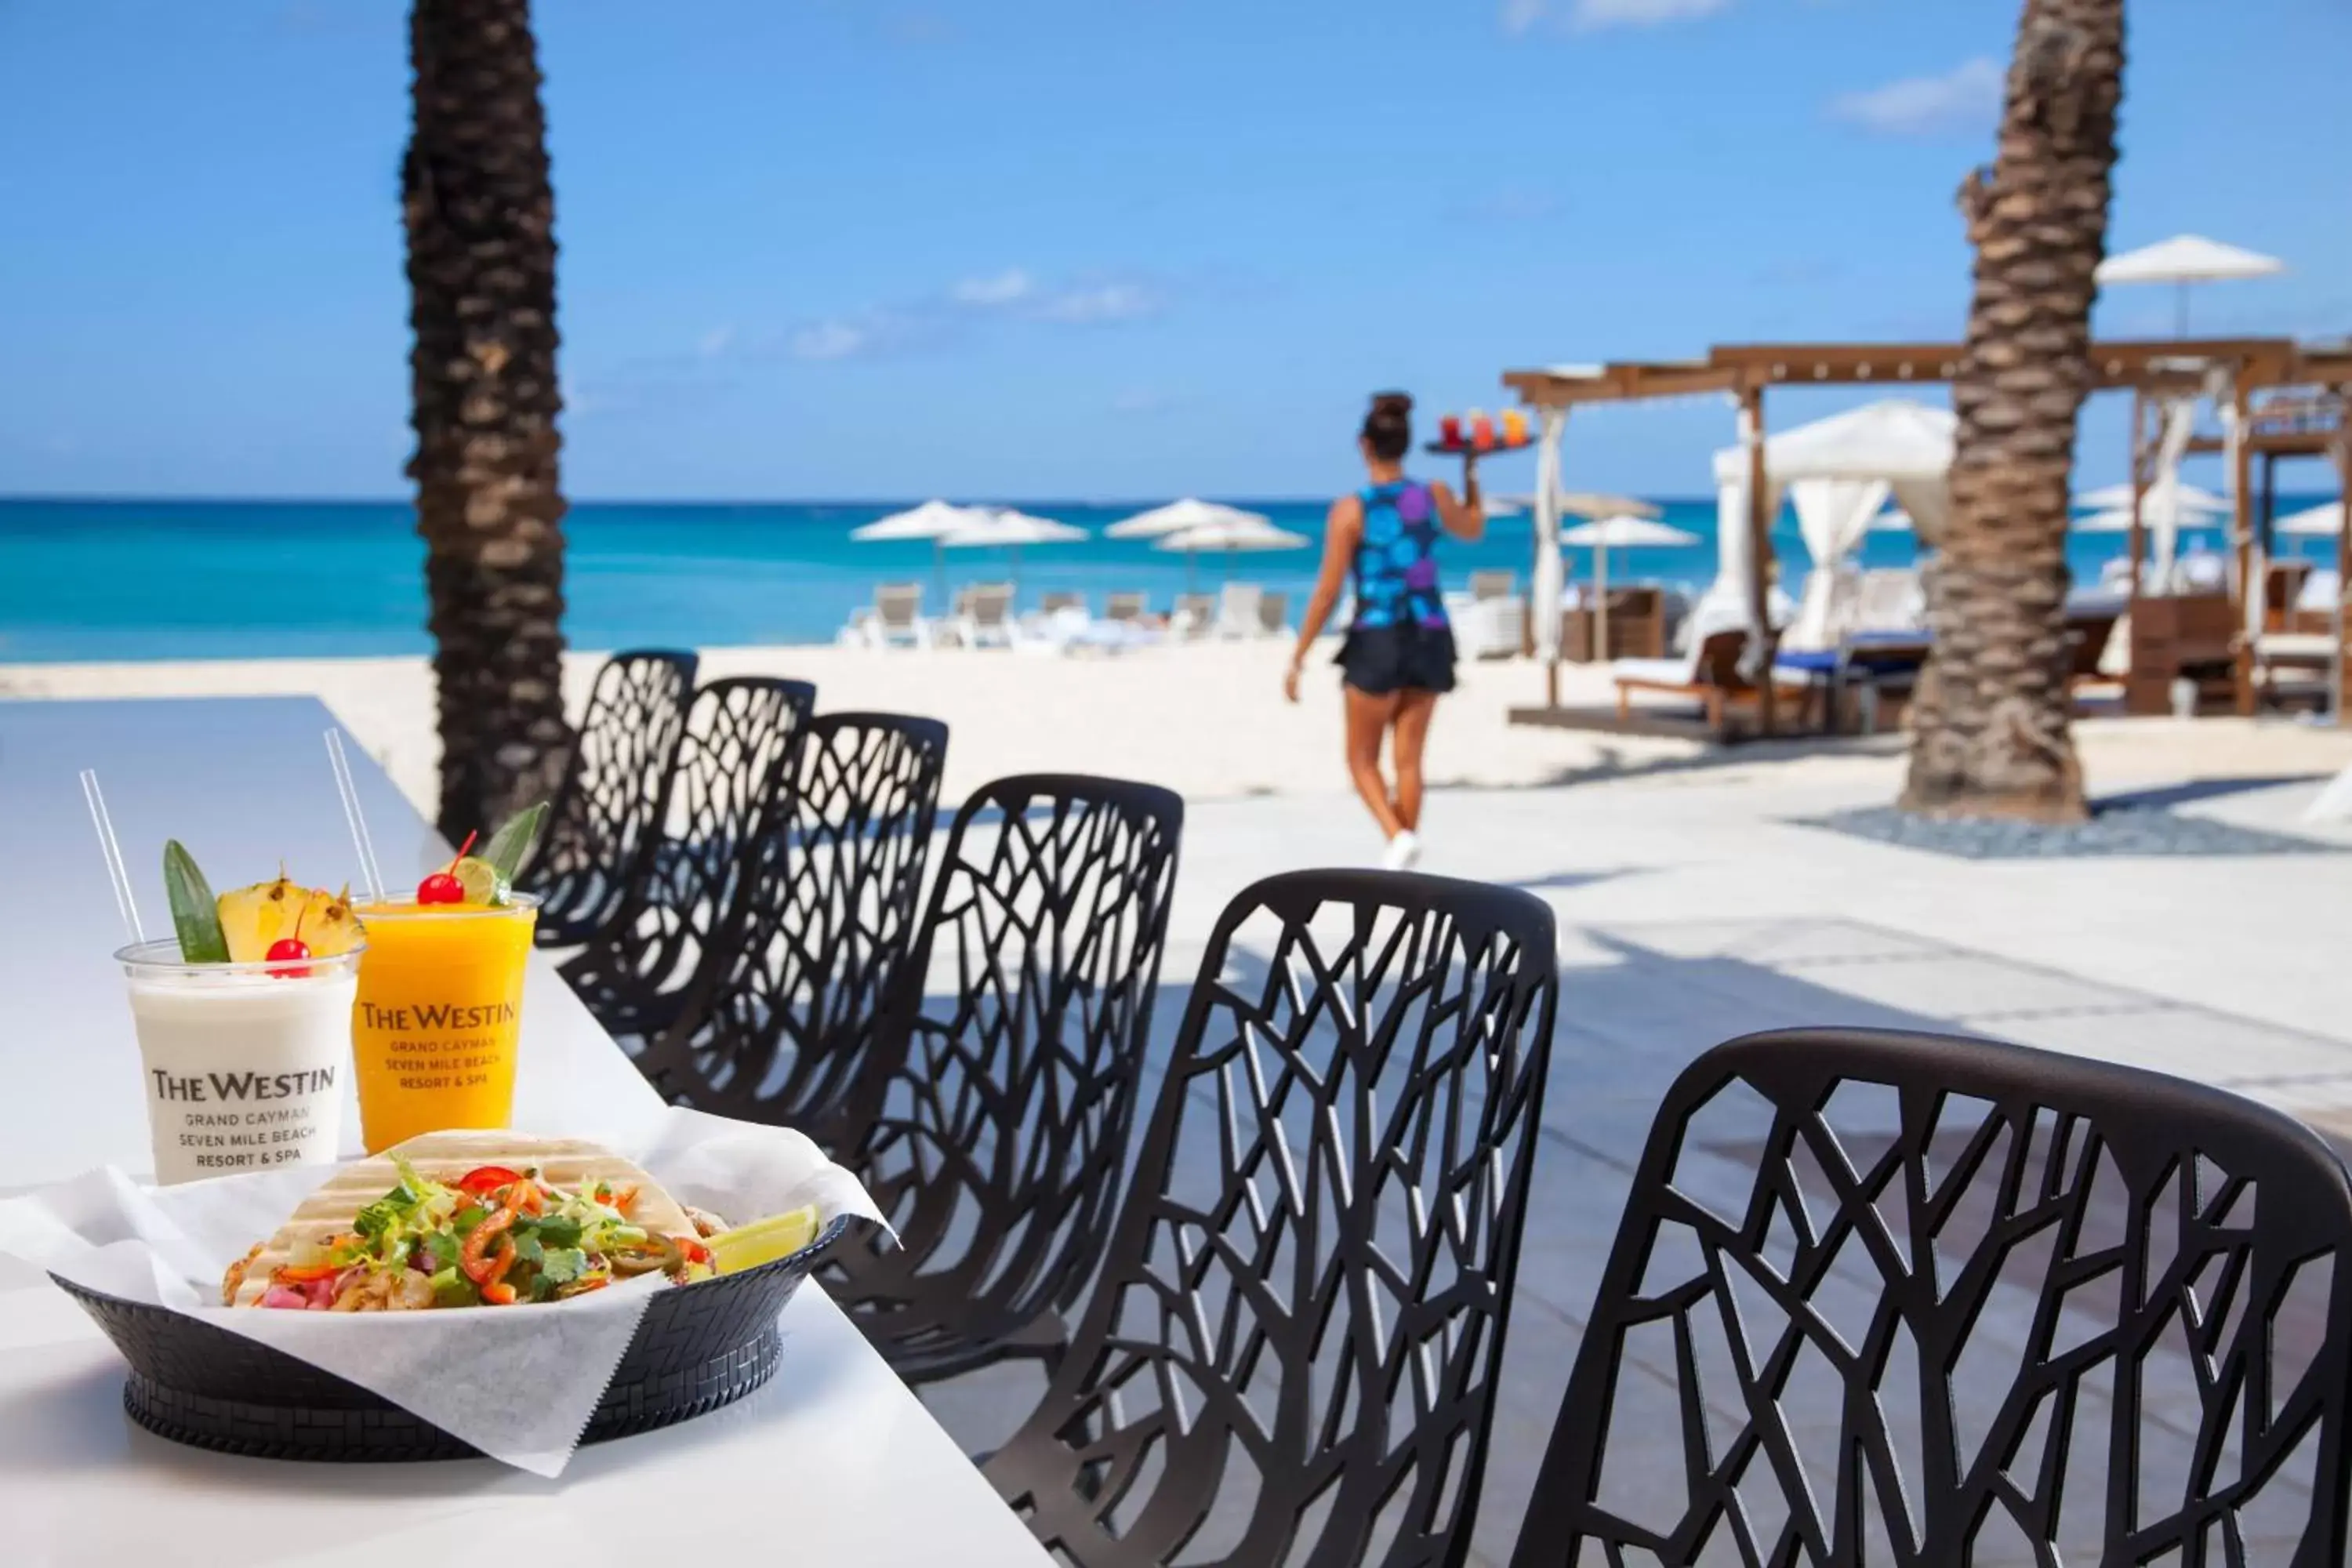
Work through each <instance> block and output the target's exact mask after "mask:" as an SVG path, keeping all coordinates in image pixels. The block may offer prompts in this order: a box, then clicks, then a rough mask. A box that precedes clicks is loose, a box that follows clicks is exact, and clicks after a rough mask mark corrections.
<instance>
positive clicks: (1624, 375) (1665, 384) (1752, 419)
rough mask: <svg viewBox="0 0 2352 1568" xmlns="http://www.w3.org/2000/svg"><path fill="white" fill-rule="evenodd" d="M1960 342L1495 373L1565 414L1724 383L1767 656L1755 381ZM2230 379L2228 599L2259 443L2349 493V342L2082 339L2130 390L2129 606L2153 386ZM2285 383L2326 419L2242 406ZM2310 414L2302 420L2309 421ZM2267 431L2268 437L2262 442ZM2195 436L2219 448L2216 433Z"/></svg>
mask: <svg viewBox="0 0 2352 1568" xmlns="http://www.w3.org/2000/svg"><path fill="white" fill-rule="evenodd" d="M1961 353H1962V350H1961V346H1960V345H1959V344H1958V343H1740V344H1731V345H1726V346H1721V347H1717V348H1716V349H1714V350H1712V351H1711V352H1710V353H1708V354H1707V356H1706V358H1705V359H1693V360H1662V361H1631V362H1614V363H1605V364H1596V365H1582V366H1561V367H1555V368H1552V369H1547V370H1519V371H1508V372H1506V373H1505V374H1504V376H1503V384H1504V385H1505V386H1507V387H1508V388H1510V389H1511V390H1512V391H1513V392H1515V393H1517V395H1518V396H1519V398H1520V400H1521V401H1522V402H1523V403H1525V404H1527V405H1528V406H1529V407H1531V408H1534V409H1537V410H1538V411H1541V412H1544V413H1548V414H1552V415H1555V416H1565V415H1566V413H1567V412H1568V411H1570V410H1572V409H1576V408H1583V407H1591V406H1597V405H1609V404H1617V403H1635V402H1642V401H1645V400H1651V399H1657V398H1668V397H1688V396H1692V395H1703V394H1709V393H1721V394H1724V395H1727V396H1729V397H1731V398H1732V399H1734V400H1735V401H1736V402H1737V404H1738V408H1739V425H1740V439H1741V441H1742V443H1743V444H1744V445H1745V446H1746V447H1747V450H1748V486H1747V490H1748V546H1749V548H1748V584H1747V587H1748V614H1749V616H1750V617H1751V623H1752V624H1753V625H1754V626H1756V627H1758V628H1759V636H1761V637H1763V639H1764V641H1765V644H1766V648H1765V654H1766V661H1767V668H1768V669H1769V661H1770V658H1771V657H1772V656H1773V654H1774V653H1775V652H1776V651H1777V644H1778V641H1779V637H1778V634H1777V632H1776V631H1775V630H1774V628H1773V627H1772V624H1771V615H1770V611H1769V593H1770V580H1771V574H1770V564H1771V560H1772V545H1771V526H1772V510H1773V508H1772V503H1771V487H1770V484H1769V478H1768V476H1767V474H1766V471H1765V470H1766V461H1765V421H1764V398H1765V394H1766V393H1767V392H1769V391H1770V390H1772V389H1773V388H1775V387H1800V386H1810V387H1830V386H1906V385H1934V384H1942V383H1948V382H1949V381H1951V379H1952V378H1953V376H1954V375H1955V374H1957V373H1958V369H1959V364H1960V358H1961ZM2217 370H2219V371H2221V372H2222V373H2223V374H2225V375H2226V377H2227V380H2228V384H2229V389H2230V390H2229V395H2230V396H2231V399H2232V403H2233V406H2234V408H2235V409H2236V410H2237V412H2238V415H2239V419H2238V425H2239V428H2240V430H2241V432H2242V435H2243V438H2242V440H2240V441H2239V442H2238V443H2237V444H2236V472H2235V473H2234V474H2233V475H2232V487H2233V489H2234V493H2235V500H2236V507H2237V516H2236V525H2235V528H2234V530H2233V535H2232V537H2233V540H2234V542H2235V543H2236V550H2237V555H2238V560H2239V574H2238V582H2239V584H2240V587H2239V590H2238V603H2239V605H2240V606H2241V609H2242V607H2243V604H2244V597H2243V595H2244V592H2245V590H2244V584H2245V580H2246V576H2247V574H2248V573H2249V572H2250V571H2251V555H2252V539H2253V519H2252V512H2251V506H2252V484H2251V483H2250V482H2249V481H2250V477H2251V472H2252V462H2253V460H2254V458H2256V457H2258V456H2259V457H2263V458H2264V459H2265V461H2266V462H2274V461H2275V458H2277V457H2281V456H2314V455H2320V454H2322V453H2325V452H2326V451H2329V450H2333V451H2334V452H2335V454H2336V461H2337V465H2338V468H2339V471H2340V472H2341V474H2342V476H2343V479H2344V486H2345V489H2346V492H2347V495H2348V496H2352V419H2347V416H2346V415H2345V412H2344V411H2345V409H2346V407H2347V405H2352V348H2336V349H2328V350H2305V348H2303V347H2302V346H2301V345H2299V344H2297V343H2296V342H2294V340H2292V339H2287V338H2181V339H2170V340H2155V341H2129V342H2100V343H2095V344H2093V345H2092V349H2091V372H2092V378H2093V381H2092V385H2093V389H2094V390H2095V391H2120V390H2128V391H2130V392H2131V393H2132V394H2133V395H2134V408H2135V416H2134V420H2133V441H2134V452H2133V462H2132V531H2131V555H2132V563H2133V573H2132V584H2131V593H2132V598H2133V602H2134V605H2135V606H2137V602H2138V600H2139V598H2140V595H2141V584H2140V574H2139V570H2138V568H2139V563H2140V562H2141V560H2142V557H2143V553H2144V551H2145V531H2144V530H2143V528H2142V525H2141V521H2140V514H2141V509H2142V503H2143V502H2144V500H2145V499H2146V496H2147V490H2148V488H2149V486H2150V484H2151V483H2152V481H2153V479H2154V476H2153V475H2152V474H2151V473H2149V472H2148V470H2147V465H2146V464H2145V462H2144V461H2143V457H2144V453H2143V450H2142V447H2141V440H2140V435H2141V428H2142V418H2141V411H2142V410H2144V409H2146V408H2147V407H2149V406H2151V405H2153V404H2154V403H2155V402H2156V400H2159V399H2163V398H2167V397H2182V396H2195V395H2200V394H2201V393H2202V392H2203V391H2204V390H2205V389H2206V388H2207V386H2208V385H2209V384H2210V383H2211V381H2212V379H2213V377H2214V374H2215V373H2216V371H2217ZM2288 388H2307V389H2312V390H2311V393H2310V396H2311V398H2312V399H2313V400H2315V402H2317V403H2319V404H2326V403H2332V404H2333V405H2334V406H2335V415H2334V419H2333V424H2332V426H2326V428H2322V429H2319V430H2318V431H2317V432H2316V433H2315V431H2314V430H2313V429H2311V428H2304V427H2298V428H2296V429H2294V430H2293V431H2286V430H2281V431H2277V432H2275V433H2273V435H2272V436H2270V437H2265V436H2264V435H2263V433H2262V432H2261V430H2260V427H2259V426H2260V416H2259V414H2258V413H2257V412H2256V411H2255V410H2254V409H2253V407H2252V399H2253V398H2254V396H2255V395H2256V394H2258V393H2263V392H2268V391H2280V390H2284V389H2288ZM2311 423H2314V422H2312V421H2305V424H2306V425H2308V424H2311ZM1549 431H1550V432H1551V434H1550V436H1549V439H1554V440H1556V439H1557V431H1558V425H1557V424H1556V423H1553V424H1550V425H1549ZM2266 443H2267V444H2266ZM2191 449H2192V450H2200V449H2205V450H2210V449H2216V448H2215V447H2201V448H2200V447H2195V446H2192V447H2191ZM2336 562H2337V570H2338V574H2339V575H2338V577H2337V583H2338V584H2339V592H2338V600H2339V606H2338V611H2337V614H2336V657H2335V660H2334V669H2333V670H2332V672H2331V679H2332V683H2333V684H2334V686H2335V689H2336V694H2337V700H2336V722H2338V723H2339V724H2340V723H2343V722H2344V721H2345V714H2344V702H2343V700H2342V699H2343V692H2344V689H2345V679H2344V678H2345V675H2346V641H2345V628H2344V621H2345V616H2344V613H2343V610H2342V607H2341V601H2342V599H2343V597H2344V589H2345V588H2346V587H2347V585H2352V571H2347V570H2346V568H2347V566H2352V506H2347V526H2346V527H2345V529H2344V530H2342V531H2339V533H2338V535H2337V540H2336ZM1547 690H1548V693H1549V701H1550V703H1551V704H1552V705H1553V706H1554V707H1557V706H1558V704H1559V670H1558V668H1557V663H1556V659H1555V664H1554V666H1553V668H1551V669H1550V670H1549V671H1548V680H1547ZM1758 696H1759V705H1760V710H1761V711H1760V714H1759V723H1760V726H1761V728H1762V730H1763V731H1764V732H1765V733H1766V734H1770V733H1771V732H1772V730H1773V726H1774V722H1775V714H1774V693H1773V682H1772V681H1771V679H1769V676H1768V678H1767V679H1764V680H1762V681H1761V682H1759V692H1758ZM2252 700H2253V689H2252V673H2251V658H2250V655H2249V654H2243V653H2242V655H2241V658H2240V660H2239V702H2240V706H2241V708H2242V710H2251V709H2252Z"/></svg>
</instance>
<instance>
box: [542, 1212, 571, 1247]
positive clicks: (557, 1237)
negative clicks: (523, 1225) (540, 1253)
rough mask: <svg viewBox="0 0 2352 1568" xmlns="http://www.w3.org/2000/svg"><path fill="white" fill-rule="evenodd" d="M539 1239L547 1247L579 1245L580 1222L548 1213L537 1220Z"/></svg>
mask: <svg viewBox="0 0 2352 1568" xmlns="http://www.w3.org/2000/svg"><path fill="white" fill-rule="evenodd" d="M538 1229H539V1239H540V1240H541V1242H543V1243H544V1244H546V1245H547V1246H549V1247H577V1246H579V1245H580V1222H579V1221H578V1220H576V1219H565V1218H564V1217H563V1216H562V1215H548V1216H547V1217H546V1218H544V1219H542V1220H541V1221H540V1222H539V1226H538Z"/></svg>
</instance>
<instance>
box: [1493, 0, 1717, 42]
mask: <svg viewBox="0 0 2352 1568" xmlns="http://www.w3.org/2000/svg"><path fill="white" fill-rule="evenodd" d="M1730 6H1731V0H1565V3H1564V4H1563V0H1503V12H1502V17H1503V31H1505V32H1506V33H1511V34H1520V33H1528V32H1533V31H1534V30H1535V29H1536V28H1537V27H1538V26H1541V25H1543V24H1544V23H1546V22H1550V21H1555V20H1557V21H1564V22H1566V23H1567V25H1568V26H1570V27H1573V28H1575V29H1576V30H1577V31H1579V32H1588V33H1589V32H1593V31H1597V30H1598V29H1600V28H1602V27H1654V26H1659V25H1660V24H1661V23H1664V22H1687V21H1692V20H1695V19H1696V18H1698V17H1700V16H1714V15H1715V14H1716V13H1717V12H1718V11H1724V10H1728V9H1729V8H1730Z"/></svg>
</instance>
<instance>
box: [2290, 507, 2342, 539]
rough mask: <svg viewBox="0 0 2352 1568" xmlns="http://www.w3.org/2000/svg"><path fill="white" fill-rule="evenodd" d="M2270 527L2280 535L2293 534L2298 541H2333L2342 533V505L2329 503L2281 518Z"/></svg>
mask: <svg viewBox="0 0 2352 1568" xmlns="http://www.w3.org/2000/svg"><path fill="white" fill-rule="evenodd" d="M2272 526H2273V528H2275V529H2276V530H2277V531H2279V532H2281V533H2288V534H2293V535H2294V536H2295V537H2296V538H2299V539H2312V538H2319V537H2326V538H2329V539H2333V538H2334V537H2336V535H2337V534H2339V533H2341V532H2343V531H2344V503H2343V502H2342V501H2340V500H2335V501H2329V502H2328V503H2327V504H2326V506H2315V507H2313V508H2312V509H2311V510H2309V511H2298V512H2295V513H2294V514H2293V515H2291V516H2288V517H2283V518H2281V519H2279V520H2278V521H2277V522H2275V523H2273V524H2272Z"/></svg>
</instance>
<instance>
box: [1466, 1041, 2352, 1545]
mask: <svg viewBox="0 0 2352 1568" xmlns="http://www.w3.org/2000/svg"><path fill="white" fill-rule="evenodd" d="M2347 1291H2352V1186H2347V1182H2346V1178H2345V1173H2344V1168H2343V1166H2342V1165H2341V1164H2340V1163H2338V1162H2337V1160H2336V1157H2335V1156H2334V1155H2333V1154H2332V1153H2330V1152H2328V1151H2327V1149H2326V1146H2324V1145H2323V1144H2321V1143H2320V1142H2319V1141H2318V1140H2317V1139H2316V1138H2315V1137H2314V1136H2312V1135H2311V1134H2310V1133H2309V1132H2307V1131H2305V1130H2304V1129H2303V1128H2301V1127H2299V1126H2297V1125H2296V1124H2295V1123H2294V1122H2292V1121H2288V1120H2287V1119H2286V1118H2285V1117H2284V1116H2281V1115H2279V1114H2278V1113H2276V1112H2275V1111H2272V1110H2266V1109H2264V1108H2263V1107H2261V1106H2258V1105H2255V1104H2254V1103H2252V1101H2250V1100H2240V1099H2238V1098H2236V1097H2235V1096H2232V1095H2229V1094H2225V1093H2223V1092H2221V1091H2220V1090H2218V1089H2208V1088H2205V1087H2204V1086H2202V1085H2199V1084H2192V1083H2186V1082H2182V1081H2180V1080H2179V1079H2168V1078H2162V1077H2158V1075H2156V1074H2153V1073H2148V1072H2144V1071H2141V1070H2138V1069H2137V1068H2123V1067H2115V1066H2110V1065H2108V1064H2105V1063H2101V1062H2095V1061H2090V1060H2086V1059H2084V1058H2074V1057H2063V1056H2055V1055H2052V1054H2050V1053H2047V1052H2042V1051H2031V1050H2026V1049H2023V1048H2022V1047H2015V1046H1996V1045H1990V1044H1987V1043H1984V1042H1981V1041H1973V1040H1958V1039H1946V1038H1940V1037H1932V1036H1925V1035H1901V1034H1882V1033H1869V1032H1864V1031H1819V1032H1804V1033H1793V1034H1785V1035H1771V1036H1758V1037H1751V1038H1748V1039H1743V1040H1735V1041H1733V1042H1732V1043H1731V1044H1729V1045H1727V1046H1722V1047H1717V1049H1715V1050H1713V1051H1711V1052H1709V1053H1708V1054H1707V1055H1706V1056H1704V1057H1702V1058H1699V1060H1698V1061H1697V1062H1696V1064H1694V1065H1693V1066H1692V1067H1691V1068H1689V1069H1688V1070H1686V1071H1685V1073H1684V1074H1683V1075H1682V1077H1681V1078H1680V1079H1678V1080H1677V1081H1676V1082H1675V1086H1674V1087H1673V1088H1672V1089H1670V1090H1668V1091H1667V1094H1666V1098H1665V1101H1664V1105H1663V1106H1662V1107H1661V1108H1660V1110H1659V1111H1658V1116H1657V1121H1656V1122H1655V1124H1654V1127H1653V1128H1652V1130H1651V1133H1650V1140H1649V1144H1648V1147H1647V1149H1646V1151H1645V1152H1643V1156H1642V1162H1641V1165H1640V1167H1639V1169H1638V1171H1637V1172H1636V1173H1635V1176H1634V1180H1633V1194H1632V1196H1631V1197H1630V1199H1629V1200H1628V1202H1627V1205H1626V1208H1625V1213H1624V1218H1623V1221H1622V1226H1621V1228H1620V1229H1619V1231H1618V1233H1617V1241H1616V1245H1615V1247H1614V1249H1613V1250H1612V1253H1611V1255H1610V1258H1609V1264H1608V1268H1607V1270H1606V1272H1605V1273H1604V1274H1603V1276H1602V1278H1601V1290H1600V1300H1598V1302H1597V1303H1596V1304H1595V1306H1594V1308H1593V1311H1592V1314H1591V1319H1590V1322H1589V1326H1588V1327H1587V1328H1586V1330H1585V1334H1584V1340H1583V1342H1582V1345H1581V1347H1580V1350H1579V1352H1578V1354H1577V1360H1576V1366H1575V1370H1574V1372H1573V1373H1572V1374H1571V1376H1570V1383H1569V1389H1568V1396H1567V1399H1566V1401H1565V1402H1564V1403H1563V1405H1561V1407H1560V1415H1559V1425H1558V1426H1557V1427H1556V1428H1555V1430H1554V1432H1553V1435H1552V1442H1551V1448H1550V1452H1549V1454H1548V1456H1547V1457H1546V1458H1545V1460H1544V1467H1543V1471H1542V1474H1541V1477H1540V1479H1538V1484H1537V1487H1536V1500H1535V1502H1534V1505H1533V1507H1532V1509H1531V1510H1530V1511H1529V1514H1528V1521H1527V1523H1526V1525H1525V1527H1524V1528H1523V1530H1522V1532H1521V1535H1520V1540H1519V1545H1518V1549H1517V1552H1516V1554H1515V1555H1514V1556H1513V1558H1512V1563H1513V1568H1560V1565H1563V1564H1568V1563H1577V1564H1583V1563H1612V1564H1613V1563H1635V1562H1639V1563H1644V1564H1647V1563H1773V1564H1776V1565H1781V1568H1787V1565H1801V1568H1827V1565H1831V1564H1836V1565H1840V1568H1844V1565H1858V1564H1862V1563H1918V1564H1923V1565H1925V1564H1941V1563H1974V1564H1975V1565H1976V1568H1992V1565H1993V1564H1996V1563H1999V1564H2010V1563H2015V1564H2019V1565H2021V1568H2024V1565H2030V1564H2035V1563H2068V1564H2074V1563H2117V1564H2120V1563H2158V1562H2162V1563H2178V1564H2182V1565H2184V1568H2185V1565H2187V1564H2190V1563H2200V1564H2211V1565H2213V1568H2221V1565H2222V1564H2231V1565H2237V1568H2251V1565H2252V1564H2255V1563H2263V1564H2270V1565H2273V1568H2318V1565H2319V1564H2322V1563H2327V1564H2337V1563H2342V1562H2343V1561H2344V1553H2345V1546H2346V1536H2345V1517H2346V1500H2345V1491H2346V1486H2345V1480H2346V1463H2347V1456H2346V1450H2345V1443H2344V1437H2345V1424H2346V1411H2347V1402H2352V1294H2347Z"/></svg>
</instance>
